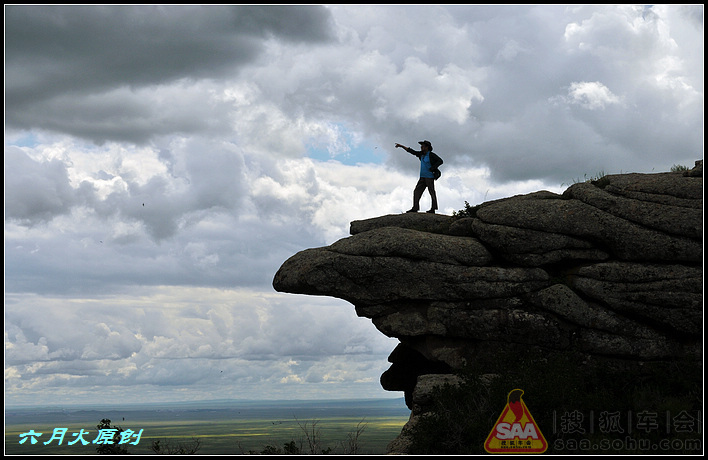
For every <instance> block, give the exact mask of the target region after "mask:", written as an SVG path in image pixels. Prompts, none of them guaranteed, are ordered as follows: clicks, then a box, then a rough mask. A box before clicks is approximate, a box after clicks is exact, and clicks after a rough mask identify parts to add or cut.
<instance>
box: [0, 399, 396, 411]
mask: <svg viewBox="0 0 708 460" xmlns="http://www.w3.org/2000/svg"><path fill="white" fill-rule="evenodd" d="M398 400H400V401H404V400H405V398H404V397H403V396H397V397H391V398H383V397H381V398H331V397H330V398H298V399H283V398H277V399H265V398H260V399H231V398H215V399H201V400H182V401H178V400H175V401H155V402H127V403H113V402H106V403H73V402H69V403H51V404H47V403H38V404H5V405H4V408H5V413H6V414H7V411H8V410H30V409H63V408H81V409H85V408H101V409H109V408H121V409H126V408H130V407H136V408H141V407H142V408H144V407H146V406H150V407H154V406H163V405H191V406H195V405H200V404H205V405H209V404H223V403H233V404H253V405H255V404H259V403H261V404H266V403H267V404H269V405H270V404H276V403H315V402H320V403H336V402H364V401H370V402H376V401H387V402H393V401H398Z"/></svg>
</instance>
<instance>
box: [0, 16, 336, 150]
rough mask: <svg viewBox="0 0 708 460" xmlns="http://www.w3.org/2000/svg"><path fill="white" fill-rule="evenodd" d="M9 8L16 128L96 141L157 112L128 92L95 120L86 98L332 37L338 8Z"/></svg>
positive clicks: (214, 70) (9, 83) (11, 106)
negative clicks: (278, 46)
mask: <svg viewBox="0 0 708 460" xmlns="http://www.w3.org/2000/svg"><path fill="white" fill-rule="evenodd" d="M5 14H6V19H5V53H6V54H5V84H6V88H5V101H6V123H7V124H8V126H10V127H14V128H20V129H30V128H33V127H38V128H45V129H50V130H55V131H60V132H68V133H71V134H75V135H79V136H84V137H89V138H99V137H100V136H97V135H94V134H93V133H92V131H93V130H98V131H104V132H105V134H104V136H105V137H106V138H109V139H112V138H113V139H116V138H117V139H120V138H122V137H123V136H125V135H126V134H127V132H130V131H134V128H133V124H131V123H129V124H128V126H129V128H128V129H121V128H120V126H121V125H122V123H121V121H124V120H137V121H138V122H139V121H140V120H141V118H145V117H147V116H151V115H147V116H146V115H145V114H146V113H148V114H151V112H149V110H147V109H148V107H145V106H141V105H140V104H139V103H138V102H136V101H132V100H130V98H123V99H122V100H116V101H113V104H111V107H112V108H113V109H114V110H112V111H111V116H110V117H109V118H106V117H103V116H102V114H101V113H100V111H101V107H102V106H101V105H100V104H99V105H96V106H95V108H94V109H93V110H91V111H89V115H90V117H89V118H85V116H84V115H83V114H84V113H86V112H85V108H86V106H94V103H95V102H96V101H92V100H90V99H84V98H86V97H87V96H89V95H96V94H101V95H102V93H107V92H109V91H111V90H115V89H117V88H123V87H129V88H132V89H133V90H134V89H135V88H142V87H146V86H150V85H157V84H165V83H170V82H175V81H178V80H181V79H186V80H197V79H202V78H219V77H220V76H224V75H227V74H233V73H234V72H237V71H238V68H239V66H242V65H243V64H245V63H248V62H252V61H253V60H254V59H255V58H257V57H258V55H259V53H260V52H261V51H262V50H263V47H264V43H265V41H267V40H268V39H271V38H274V39H276V40H282V41H288V42H305V43H317V42H324V41H327V40H329V39H330V17H329V12H328V11H327V10H326V9H324V8H322V7H318V6H304V7H296V6H223V7H222V6H209V7H200V6H186V7H185V6H26V5H15V6H8V7H7V8H6V10H5ZM119 96H120V95H119ZM113 97H115V94H114V95H113ZM77 99H78V100H77ZM109 99H110V95H109ZM101 102H102V103H104V104H105V103H107V102H109V101H101ZM115 110H117V112H118V113H116V112H115ZM90 112H99V113H90ZM121 113H122V114H123V116H122V117H121V116H120V114H121ZM79 114H81V115H79ZM151 117H152V118H154V116H151ZM164 117H165V118H168V120H167V121H168V122H169V123H168V124H173V123H175V120H171V119H169V116H164ZM96 121H98V122H99V123H98V125H97V124H96ZM101 122H102V124H103V125H104V126H103V127H102V126H101ZM87 125H89V126H87ZM152 130H153V131H155V127H154V126H153V127H152ZM138 131H139V130H138ZM94 140H96V139H94ZM99 140H100V139H99Z"/></svg>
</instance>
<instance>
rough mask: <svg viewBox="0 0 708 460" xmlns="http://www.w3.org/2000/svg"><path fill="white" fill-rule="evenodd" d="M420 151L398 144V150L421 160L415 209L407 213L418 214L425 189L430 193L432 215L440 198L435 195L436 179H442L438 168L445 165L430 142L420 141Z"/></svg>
mask: <svg viewBox="0 0 708 460" xmlns="http://www.w3.org/2000/svg"><path fill="white" fill-rule="evenodd" d="M418 143H419V144H420V151H416V150H413V149H411V148H409V147H404V146H403V145H401V144H396V148H398V147H400V148H402V149H403V150H405V151H406V152H408V153H410V154H411V155H415V156H417V157H418V159H419V160H420V179H418V183H417V184H416V186H415V190H413V207H412V208H411V209H409V210H408V211H406V212H418V210H419V209H420V197H422V196H423V192H424V191H425V189H426V188H427V189H428V192H430V198H431V199H432V201H433V202H432V204H431V206H430V210H429V211H427V212H429V213H430V214H435V210H436V209H438V197H437V195H436V194H435V179H437V178H438V177H440V170H439V169H438V167H439V166H440V165H441V164H442V163H443V161H442V159H441V158H440V157H439V156H437V155H436V154H435V153H433V146H432V145H431V144H430V142H428V141H420V142H418Z"/></svg>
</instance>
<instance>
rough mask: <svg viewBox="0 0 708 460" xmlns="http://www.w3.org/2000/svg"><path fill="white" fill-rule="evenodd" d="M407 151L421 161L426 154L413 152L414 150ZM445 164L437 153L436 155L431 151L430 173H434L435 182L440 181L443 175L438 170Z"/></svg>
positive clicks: (407, 149) (408, 149)
mask: <svg viewBox="0 0 708 460" xmlns="http://www.w3.org/2000/svg"><path fill="white" fill-rule="evenodd" d="M406 151H407V152H408V153H410V154H411V155H415V156H417V157H418V159H421V158H422V156H423V155H425V153H423V152H422V151H418V150H413V149H412V148H406ZM442 164H443V159H442V158H440V157H439V156H438V155H437V154H436V153H434V152H433V151H432V150H431V151H430V171H432V173H433V177H434V179H435V180H438V179H439V178H440V176H441V175H442V173H441V172H440V170H439V169H438V168H439V167H440V166H441V165H442Z"/></svg>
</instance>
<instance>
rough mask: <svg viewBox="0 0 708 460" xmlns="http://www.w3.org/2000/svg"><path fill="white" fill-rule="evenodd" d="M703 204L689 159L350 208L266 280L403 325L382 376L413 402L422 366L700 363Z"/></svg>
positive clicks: (624, 368)
mask: <svg viewBox="0 0 708 460" xmlns="http://www.w3.org/2000/svg"><path fill="white" fill-rule="evenodd" d="M702 210H703V178H702V161H701V162H697V165H696V168H694V169H693V170H691V171H689V172H687V173H680V172H672V173H660V174H622V175H608V176H605V177H603V178H601V179H600V180H598V181H593V182H585V183H578V184H575V185H573V186H571V187H569V188H568V189H567V190H566V191H565V192H564V193H563V194H562V195H558V194H554V193H550V192H545V191H543V192H537V193H532V194H529V195H521V196H514V197H510V198H505V199H501V200H496V201H491V202H486V203H483V204H481V205H479V206H476V207H474V208H468V210H467V211H466V212H460V213H459V214H458V215H455V216H442V215H431V214H402V215H389V216H383V217H379V218H374V219H368V220H363V221H355V222H352V223H351V228H350V233H351V235H352V236H351V237H349V238H345V239H343V240H340V241H338V242H336V243H334V244H332V245H331V246H329V247H325V248H318V249H308V250H305V251H302V252H300V253H298V254H296V255H294V256H293V257H291V258H290V259H289V260H287V261H286V262H285V263H284V264H283V265H282V267H281V268H280V270H279V271H278V273H277V274H276V275H275V278H274V281H273V285H274V287H275V289H276V290H278V291H284V292H290V293H300V294H311V295H325V296H332V297H338V298H342V299H345V300H347V301H349V302H351V303H352V304H353V305H354V307H355V308H356V312H357V314H358V315H360V316H365V317H368V318H371V320H372V321H373V324H374V325H375V326H376V327H377V328H378V329H379V330H380V331H381V332H382V333H384V334H386V335H387V336H390V337H397V338H398V339H399V340H400V342H401V343H400V345H399V346H398V347H397V348H396V350H394V352H393V353H392V354H391V357H390V358H389V360H390V361H391V363H392V365H391V367H390V369H389V370H388V371H386V372H385V373H384V375H382V377H381V384H382V386H383V387H384V388H385V389H387V390H391V391H403V392H404V393H405V394H406V400H407V403H408V404H409V407H414V406H415V401H414V397H413V396H414V394H415V392H416V387H417V385H419V382H420V381H421V380H420V378H421V376H426V380H425V381H426V385H429V383H430V379H429V378H428V377H427V376H433V375H441V374H442V375H445V374H452V373H454V372H456V371H459V370H462V369H476V370H478V371H481V372H482V373H494V372H498V371H499V370H500V369H502V368H503V367H504V366H513V365H514V359H515V360H519V361H520V360H524V359H532V358H530V357H531V356H546V357H547V356H552V355H553V354H555V353H567V352H572V353H575V354H577V356H580V357H581V360H580V361H579V362H578V371H579V372H582V368H583V366H585V365H589V364H588V363H591V364H592V365H595V366H602V367H604V368H617V369H618V372H631V373H635V374H636V375H639V374H640V373H642V372H646V371H647V370H648V369H651V368H652V366H651V364H652V363H667V362H672V361H676V360H681V361H686V360H688V361H690V362H694V363H695V364H696V365H697V366H698V365H700V363H701V361H702V341H701V337H702V331H703V321H702V315H703V294H702V284H703V271H702V262H703V252H702V238H703V237H702V235H703V224H702V222H703V215H702V212H703V211H702ZM509 357H514V359H511V360H510V359H509ZM698 385H700V382H698ZM419 392H420V391H419ZM414 412H415V411H414Z"/></svg>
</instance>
